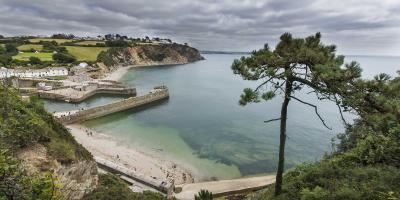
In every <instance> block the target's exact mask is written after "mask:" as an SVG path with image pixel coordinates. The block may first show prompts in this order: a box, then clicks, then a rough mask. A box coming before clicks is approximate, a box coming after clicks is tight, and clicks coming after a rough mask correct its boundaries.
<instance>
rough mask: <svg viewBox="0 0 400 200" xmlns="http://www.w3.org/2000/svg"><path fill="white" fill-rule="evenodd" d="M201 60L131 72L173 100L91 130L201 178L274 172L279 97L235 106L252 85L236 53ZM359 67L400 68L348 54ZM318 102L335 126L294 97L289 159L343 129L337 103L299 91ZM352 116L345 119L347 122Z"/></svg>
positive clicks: (305, 156)
mask: <svg viewBox="0 0 400 200" xmlns="http://www.w3.org/2000/svg"><path fill="white" fill-rule="evenodd" d="M204 56H205V58H206V60H204V61H198V62H195V63H191V64H187V65H177V66H155V67H145V68H135V69H131V70H129V72H128V73H127V74H125V76H124V77H123V78H122V80H121V81H122V82H124V83H126V84H128V85H132V86H136V87H137V90H138V92H139V95H140V94H144V93H147V92H148V91H149V90H150V89H151V88H152V87H153V86H155V85H160V84H165V85H167V86H168V87H169V89H170V99H169V100H166V101H163V102H160V103H157V104H154V105H152V106H146V107H143V108H140V109H134V110H129V111H125V112H122V113H118V114H114V115H110V116H106V117H103V118H100V119H95V120H92V121H89V122H87V123H86V125H88V126H89V127H91V128H93V129H95V130H97V131H100V132H102V133H105V134H109V135H112V136H114V137H116V138H118V139H120V140H123V141H124V142H125V143H126V144H128V145H132V146H135V147H137V148H141V149H143V150H146V151H148V152H152V153H153V154H155V155H158V156H160V157H163V158H167V159H171V160H174V161H176V162H178V163H180V164H182V165H184V166H186V167H188V168H190V169H192V170H193V171H194V172H195V173H197V174H198V175H201V177H202V178H204V179H207V178H210V177H218V178H234V177H239V176H244V175H254V174H261V173H269V172H273V171H275V168H276V163H277V155H278V144H279V123H278V122H273V123H268V124H265V123H263V121H264V120H268V119H271V118H276V117H279V112H280V103H281V99H280V98H275V99H274V100H272V101H269V102H265V103H259V104H250V105H248V106H245V107H242V106H239V105H238V100H239V96H240V94H241V91H242V90H243V88H245V87H252V86H255V84H256V83H254V82H249V81H243V80H241V78H240V77H238V76H234V75H233V74H232V71H231V69H230V65H231V63H232V61H233V59H235V58H238V57H240V55H218V54H209V55H204ZM347 60H356V61H358V62H360V63H361V66H362V67H363V76H364V77H365V78H372V77H373V75H375V74H376V73H379V72H386V73H388V74H392V75H393V74H395V72H396V70H399V69H400V58H396V57H354V56H353V57H347ZM296 95H298V97H301V98H302V99H304V100H306V101H309V102H313V103H317V104H318V106H319V109H320V113H321V115H322V116H323V117H324V118H325V119H326V122H327V123H328V125H329V126H331V127H332V128H333V130H332V131H331V130H328V129H326V128H325V127H324V126H323V125H322V124H321V122H320V121H319V119H318V117H317V116H316V115H315V114H314V110H313V108H311V107H308V106H306V105H303V104H300V103H297V102H295V101H291V102H290V105H289V117H288V124H287V125H288V127H287V131H288V139H287V146H286V164H287V167H292V166H294V165H296V164H298V163H300V162H304V161H315V160H318V159H320V158H321V156H323V154H324V153H325V152H329V151H330V150H331V138H333V137H334V136H335V135H336V134H337V133H338V132H340V131H343V125H342V122H341V121H340V116H339V114H338V110H337V107H336V106H335V105H334V104H332V103H330V102H320V101H317V100H316V99H315V98H314V97H313V96H312V95H306V93H305V92H302V93H299V94H296ZM120 98H121V97H110V96H108V97H99V96H97V97H94V98H92V99H90V100H88V101H86V102H84V103H81V104H77V105H71V104H66V103H56V102H48V101H47V102H46V106H47V108H48V109H49V110H51V111H55V110H69V109H76V108H79V107H91V106H95V105H100V104H104V103H106V102H110V101H114V100H116V99H120ZM351 118H352V116H348V119H351Z"/></svg>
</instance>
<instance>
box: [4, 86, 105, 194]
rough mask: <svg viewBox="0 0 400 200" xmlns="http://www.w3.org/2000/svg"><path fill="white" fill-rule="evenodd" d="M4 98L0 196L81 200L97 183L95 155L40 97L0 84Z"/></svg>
mask: <svg viewBox="0 0 400 200" xmlns="http://www.w3.org/2000/svg"><path fill="white" fill-rule="evenodd" d="M0 86H1V85H0ZM0 101H1V102H2V103H1V104H0V113H1V114H0V136H1V137H0V147H1V148H0V163H1V165H0V171H1V172H2V174H4V176H2V177H1V178H0V199H3V198H4V199H81V198H83V197H84V195H87V194H89V193H90V192H92V191H93V190H94V189H95V188H96V187H97V185H98V172H97V164H96V162H95V161H94V160H93V158H92V155H91V154H90V153H89V152H88V151H87V150H86V149H85V148H83V147H82V146H81V145H80V144H78V143H77V142H76V141H75V139H74V138H73V136H72V135H71V134H70V133H69V132H68V130H67V129H66V128H65V127H64V126H63V125H62V124H59V123H58V122H56V121H55V120H54V119H53V116H52V115H51V114H49V113H47V111H46V110H45V109H44V107H43V105H42V103H41V101H40V100H38V99H37V98H31V99H30V101H23V100H21V98H20V96H19V95H18V93H17V91H15V90H14V89H11V88H7V87H3V86H1V88H0ZM3 172H4V173H3Z"/></svg>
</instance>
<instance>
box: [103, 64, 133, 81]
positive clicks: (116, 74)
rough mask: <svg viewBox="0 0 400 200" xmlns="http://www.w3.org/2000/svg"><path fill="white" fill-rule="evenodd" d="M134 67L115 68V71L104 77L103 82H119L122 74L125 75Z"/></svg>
mask: <svg viewBox="0 0 400 200" xmlns="http://www.w3.org/2000/svg"><path fill="white" fill-rule="evenodd" d="M132 67H135V66H134V65H130V66H119V67H117V69H116V70H114V71H112V72H110V73H108V74H107V76H106V77H104V78H103V79H104V80H112V81H119V80H120V79H121V78H122V77H123V76H124V74H126V72H127V71H128V70H129V69H130V68H132Z"/></svg>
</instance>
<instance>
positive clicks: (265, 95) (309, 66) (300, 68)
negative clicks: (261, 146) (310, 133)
mask: <svg viewBox="0 0 400 200" xmlns="http://www.w3.org/2000/svg"><path fill="white" fill-rule="evenodd" d="M335 51H336V47H335V46H334V45H324V44H322V43H321V34H320V33H317V34H315V35H314V36H310V37H307V38H305V39H302V38H293V37H292V35H291V34H289V33H285V34H283V35H282V36H281V37H280V42H279V43H278V44H277V46H276V47H275V49H274V50H273V51H272V50H270V48H269V46H268V44H266V45H265V46H264V48H263V49H261V50H259V51H254V52H252V54H251V55H250V56H249V57H242V58H241V59H240V60H235V61H234V62H233V64H232V70H233V72H234V73H235V74H239V75H241V76H242V78H243V79H245V80H253V81H254V80H262V81H261V84H259V85H258V86H257V87H256V88H255V89H251V88H246V89H244V91H243V94H242V95H241V99H240V101H239V103H240V104H241V105H246V104H247V103H258V102H260V97H261V98H262V99H263V100H265V101H269V100H271V99H273V98H274V97H275V96H276V95H277V94H281V95H282V96H283V99H284V100H283V102H282V108H281V113H280V117H279V118H274V119H270V120H267V121H265V122H266V123H270V122H273V121H280V144H279V162H278V170H277V176H276V184H275V185H276V188H275V195H279V194H280V193H281V190H282V176H283V171H284V161H285V144H286V122H287V118H288V116H287V115H288V114H287V109H288V106H289V102H290V100H296V101H298V102H300V103H303V104H306V105H308V106H311V108H312V109H315V114H316V115H317V116H318V117H319V119H320V120H321V122H322V124H323V125H324V126H325V127H326V128H328V129H331V128H330V127H328V125H327V124H326V122H325V121H324V119H323V118H322V116H321V115H320V114H319V112H318V107H317V106H316V105H314V104H311V103H308V102H305V101H304V100H301V99H299V98H298V97H296V96H295V93H296V91H299V90H302V89H303V88H312V92H313V93H314V94H315V95H316V96H317V97H318V98H319V99H328V100H332V101H335V100H337V96H336V95H335V94H334V91H335V90H334V89H335V88H332V87H335V86H336V85H335V84H336V83H337V82H339V83H340V82H345V83H346V82H348V81H351V80H352V79H354V78H358V77H359V76H360V69H359V68H358V66H357V64H356V63H351V64H349V65H346V67H345V68H344V69H342V68H341V66H342V65H343V62H344V57H343V56H336V55H335Z"/></svg>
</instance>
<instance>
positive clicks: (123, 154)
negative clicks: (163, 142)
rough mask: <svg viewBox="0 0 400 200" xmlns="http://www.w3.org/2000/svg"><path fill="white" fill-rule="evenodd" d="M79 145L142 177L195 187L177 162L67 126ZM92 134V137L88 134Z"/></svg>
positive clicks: (113, 139)
mask: <svg viewBox="0 0 400 200" xmlns="http://www.w3.org/2000/svg"><path fill="white" fill-rule="evenodd" d="M66 127H67V128H69V129H70V132H71V134H72V135H73V136H74V137H75V139H76V140H77V141H78V143H80V144H82V145H83V146H84V147H85V148H86V149H88V150H89V151H90V152H91V153H92V155H94V156H97V157H101V158H103V159H106V160H109V161H112V162H114V163H115V164H118V165H121V166H125V167H126V168H129V169H131V170H133V171H135V172H137V173H140V174H142V175H145V176H148V177H153V178H156V179H160V180H168V181H170V182H174V183H175V184H183V183H192V182H194V177H193V176H192V173H191V172H190V171H189V170H187V169H184V168H182V167H181V166H179V165H177V164H176V163H174V162H171V161H168V160H163V159H162V158H158V157H156V156H153V155H150V154H148V153H145V152H141V151H140V150H138V149H135V148H134V147H131V146H128V145H126V144H123V143H122V142H118V140H116V139H115V138H112V137H111V136H108V135H105V134H102V133H98V132H95V131H94V130H91V129H89V128H87V127H86V126H83V125H80V124H72V125H67V126H66ZM88 132H92V134H88Z"/></svg>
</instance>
